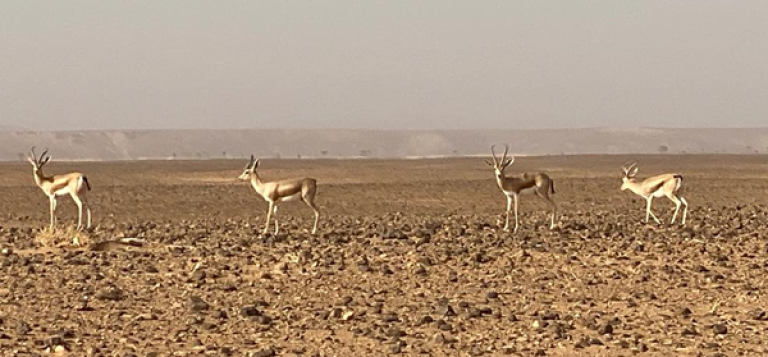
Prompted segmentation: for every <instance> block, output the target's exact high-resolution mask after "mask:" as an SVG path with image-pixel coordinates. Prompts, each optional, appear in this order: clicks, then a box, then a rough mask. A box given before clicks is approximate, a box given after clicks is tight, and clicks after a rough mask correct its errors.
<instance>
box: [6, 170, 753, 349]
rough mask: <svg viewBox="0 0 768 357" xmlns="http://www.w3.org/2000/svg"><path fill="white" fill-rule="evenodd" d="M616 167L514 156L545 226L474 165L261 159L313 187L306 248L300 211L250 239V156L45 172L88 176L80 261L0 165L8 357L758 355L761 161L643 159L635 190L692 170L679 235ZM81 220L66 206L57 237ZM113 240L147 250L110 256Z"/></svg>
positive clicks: (122, 249)
mask: <svg viewBox="0 0 768 357" xmlns="http://www.w3.org/2000/svg"><path fill="white" fill-rule="evenodd" d="M629 159H630V158H629V157H622V156H570V157H569V156H557V157H554V156H553V157H539V158H532V157H530V158H526V157H522V158H519V159H518V161H517V162H516V163H515V164H514V165H513V166H512V167H510V169H509V170H508V174H510V175H512V174H516V173H518V174H519V173H521V172H524V171H529V170H535V169H537V170H543V171H546V172H548V173H549V174H550V175H551V176H552V177H553V178H554V180H555V186H556V190H557V194H556V195H555V199H556V200H557V201H558V202H559V203H560V207H561V212H562V214H561V215H560V217H559V223H558V226H557V227H556V229H555V230H553V231H550V230H549V229H547V227H546V222H547V214H548V213H547V211H546V206H545V205H544V204H543V203H542V202H541V201H540V200H539V199H537V198H534V197H525V198H524V199H523V200H522V204H521V209H522V212H523V214H522V217H521V218H522V225H523V226H522V229H521V230H520V231H519V232H518V233H517V234H511V233H504V232H501V231H500V230H499V225H498V222H499V219H500V218H501V217H502V211H503V208H504V205H505V200H504V198H503V196H502V194H501V193H500V192H499V190H498V189H497V188H496V186H495V182H494V181H493V174H492V171H491V170H490V169H489V168H488V167H486V166H485V165H484V164H483V163H482V160H480V159H446V160H414V161H382V160H370V161H331V160H328V161H306V160H304V161H296V160H281V161H269V160H267V161H264V162H262V169H261V171H260V172H261V175H262V177H264V178H265V179H277V178H285V177H293V176H304V175H307V176H312V177H315V178H317V179H318V181H319V193H318V198H317V201H318V203H319V205H320V206H321V209H322V210H323V214H324V215H323V216H322V220H321V229H320V232H319V234H318V235H316V236H310V235H309V234H308V232H307V230H308V228H310V226H311V221H312V214H311V211H310V210H309V209H308V208H306V207H304V206H302V204H301V203H298V202H290V203H285V204H284V205H283V206H281V210H280V217H281V223H282V230H283V232H285V233H281V234H280V235H277V236H273V235H266V236H265V235H261V234H260V233H259V232H260V231H261V225H262V222H263V219H264V213H265V210H266V205H265V204H264V203H263V201H261V199H260V198H259V197H257V196H256V194H255V192H254V191H253V190H252V189H251V188H250V186H249V185H248V184H247V183H244V182H235V181H234V178H235V177H236V176H237V175H238V174H239V172H240V169H241V167H242V165H244V164H245V162H241V161H190V162H179V161H173V162H118V163H66V164H65V163H56V162H53V163H51V164H49V165H48V166H47V167H46V169H47V171H48V172H49V173H61V172H65V171H68V170H73V169H75V168H76V169H78V170H81V171H83V172H85V173H87V174H88V176H89V179H90V182H91V184H92V185H93V191H92V192H91V193H90V196H89V197H90V201H91V204H92V206H93V208H94V220H95V223H96V224H97V226H96V227H95V228H94V229H93V230H91V231H89V232H86V233H84V234H83V237H84V238H85V237H88V239H89V240H88V242H89V244H88V245H87V246H85V247H79V248H78V247H58V248H57V247H54V248H50V247H48V248H46V247H42V246H41V244H40V242H41V240H40V238H41V237H43V236H44V233H41V231H40V230H41V229H42V228H44V227H45V226H46V225H47V222H48V216H47V214H48V213H47V209H48V202H47V199H46V198H45V196H44V195H43V193H42V192H41V191H40V190H39V189H38V188H37V187H36V186H35V185H34V183H33V180H32V170H31V167H30V166H29V165H28V164H2V165H0V197H2V204H0V217H2V220H1V221H0V248H2V249H4V252H3V254H2V255H0V266H2V274H0V355H3V356H5V355H8V356H14V355H17V356H35V355H45V354H46V353H48V351H60V353H61V354H68V355H73V356H86V355H88V356H170V355H175V356H218V355H232V356H262V357H265V356H273V355H275V356H351V355H357V356H378V355H389V354H401V355H424V356H457V355H461V356H467V355H469V356H480V355H488V356H490V355H503V354H509V355H523V356H529V355H541V356H544V355H547V356H580V355H581V356H608V355H610V356H632V355H642V356H646V355H647V356H662V355H665V356H670V355H674V356H681V355H682V356H686V355H691V356H699V355H703V356H716V355H724V356H737V355H746V356H757V355H765V354H766V353H768V346H767V345H766V342H765V341H766V336H768V314H766V310H768V299H766V296H765V293H766V277H767V276H768V274H766V273H767V272H768V260H767V259H768V245H767V244H766V242H767V240H766V238H768V237H767V236H768V230H766V226H765V223H766V218H768V194H766V188H768V180H766V179H768V160H766V157H764V156H656V157H654V156H642V157H636V159H638V160H639V161H640V176H641V177H645V176H647V175H650V174H655V173H661V172H665V171H678V172H680V173H682V174H683V175H684V177H685V181H684V185H685V186H686V188H685V196H686V197H687V198H688V201H689V202H690V203H691V210H690V212H689V224H688V226H687V227H685V228H683V227H680V226H677V225H674V226H671V225H667V224H664V225H661V226H658V225H646V224H643V223H641V222H640V220H641V218H642V217H643V213H644V210H643V209H644V207H643V205H644V203H643V202H642V201H641V200H640V199H639V198H637V197H633V196H632V194H630V193H622V192H620V191H619V186H620V171H619V166H620V165H621V164H622V163H624V162H626V161H628V160H629ZM672 207H673V206H672V204H671V203H670V202H668V201H666V200H665V199H659V200H657V201H656V205H655V212H656V213H657V214H658V215H659V216H660V217H661V218H663V219H665V220H669V218H670V217H671V214H672V211H671V208H672ZM74 213H75V206H74V204H73V203H72V202H71V200H69V199H64V198H63V199H62V203H61V205H60V208H59V223H60V231H64V228H65V225H71V224H73V223H74V222H75V219H76V215H75V214H74ZM62 235H63V234H62ZM122 237H130V238H140V239H143V240H145V243H144V244H143V245H140V246H127V245H121V244H117V243H104V242H110V241H114V240H116V239H119V238H122ZM64 238H67V239H68V238H70V237H69V236H67V237H64ZM51 353H54V352H51Z"/></svg>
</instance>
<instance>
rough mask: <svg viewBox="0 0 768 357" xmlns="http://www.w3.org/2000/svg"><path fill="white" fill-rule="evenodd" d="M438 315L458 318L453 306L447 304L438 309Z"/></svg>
mask: <svg viewBox="0 0 768 357" xmlns="http://www.w3.org/2000/svg"><path fill="white" fill-rule="evenodd" d="M437 314H438V315H440V316H456V311H453V307H451V305H448V304H445V305H442V306H440V307H438V308H437Z"/></svg>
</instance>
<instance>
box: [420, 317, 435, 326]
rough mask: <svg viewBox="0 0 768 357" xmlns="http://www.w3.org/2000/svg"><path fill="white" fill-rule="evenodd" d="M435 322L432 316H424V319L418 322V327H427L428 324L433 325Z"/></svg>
mask: <svg viewBox="0 0 768 357" xmlns="http://www.w3.org/2000/svg"><path fill="white" fill-rule="evenodd" d="M434 321H435V320H434V319H433V318H432V316H429V315H424V316H422V317H421V318H420V319H419V320H418V322H417V324H418V325H426V324H428V323H432V322H434Z"/></svg>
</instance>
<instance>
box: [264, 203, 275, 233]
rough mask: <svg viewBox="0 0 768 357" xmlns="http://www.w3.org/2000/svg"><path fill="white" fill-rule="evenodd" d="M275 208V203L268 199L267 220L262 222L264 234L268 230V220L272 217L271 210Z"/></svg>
mask: <svg viewBox="0 0 768 357" xmlns="http://www.w3.org/2000/svg"><path fill="white" fill-rule="evenodd" d="M274 210H275V203H274V202H272V201H269V210H267V221H266V222H264V234H267V232H269V220H270V219H272V212H273V211H274Z"/></svg>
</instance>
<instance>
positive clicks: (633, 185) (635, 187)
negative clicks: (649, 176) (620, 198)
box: [625, 178, 648, 197]
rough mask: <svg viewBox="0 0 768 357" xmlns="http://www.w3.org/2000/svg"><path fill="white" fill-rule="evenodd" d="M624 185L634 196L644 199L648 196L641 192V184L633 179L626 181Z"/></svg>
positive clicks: (643, 191)
mask: <svg viewBox="0 0 768 357" xmlns="http://www.w3.org/2000/svg"><path fill="white" fill-rule="evenodd" d="M625 185H626V186H627V189H628V190H630V191H632V192H633V193H634V194H636V195H640V196H643V197H646V196H647V195H648V192H645V190H643V185H642V182H638V181H637V180H636V179H634V178H632V179H629V180H627V182H626V183H625Z"/></svg>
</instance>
